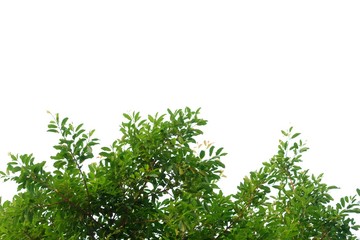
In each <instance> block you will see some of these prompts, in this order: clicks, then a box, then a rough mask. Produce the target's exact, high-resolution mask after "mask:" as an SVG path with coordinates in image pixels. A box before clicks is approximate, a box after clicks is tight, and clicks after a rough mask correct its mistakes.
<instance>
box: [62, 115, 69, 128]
mask: <svg viewBox="0 0 360 240" xmlns="http://www.w3.org/2000/svg"><path fill="white" fill-rule="evenodd" d="M68 120H69V118H67V117H66V118H64V119H63V120H62V121H61V127H64V126H65V124H66V122H67V121H68Z"/></svg>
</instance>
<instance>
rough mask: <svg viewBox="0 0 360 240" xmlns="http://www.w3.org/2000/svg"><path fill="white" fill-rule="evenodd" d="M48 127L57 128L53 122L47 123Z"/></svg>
mask: <svg viewBox="0 0 360 240" xmlns="http://www.w3.org/2000/svg"><path fill="white" fill-rule="evenodd" d="M48 128H49V129H52V128H57V126H56V125H55V124H49V125H48Z"/></svg>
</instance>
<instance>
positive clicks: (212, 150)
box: [209, 146, 215, 157]
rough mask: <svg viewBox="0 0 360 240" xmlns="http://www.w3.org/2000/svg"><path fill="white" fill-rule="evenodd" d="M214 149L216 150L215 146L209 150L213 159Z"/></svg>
mask: <svg viewBox="0 0 360 240" xmlns="http://www.w3.org/2000/svg"><path fill="white" fill-rule="evenodd" d="M214 149H215V146H211V147H210V149H209V156H210V157H211V155H212V154H213V152H214Z"/></svg>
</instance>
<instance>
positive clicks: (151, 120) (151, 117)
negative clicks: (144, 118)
mask: <svg viewBox="0 0 360 240" xmlns="http://www.w3.org/2000/svg"><path fill="white" fill-rule="evenodd" d="M148 119H149V120H150V122H152V123H153V122H155V119H154V118H153V116H151V115H149V116H148Z"/></svg>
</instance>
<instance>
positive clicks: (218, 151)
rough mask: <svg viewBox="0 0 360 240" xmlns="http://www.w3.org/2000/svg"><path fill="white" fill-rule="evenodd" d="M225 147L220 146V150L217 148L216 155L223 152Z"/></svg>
mask: <svg viewBox="0 0 360 240" xmlns="http://www.w3.org/2000/svg"><path fill="white" fill-rule="evenodd" d="M223 149H224V148H222V147H221V148H219V149H218V150H216V155H219V154H220V153H221V152H222V150H223Z"/></svg>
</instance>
